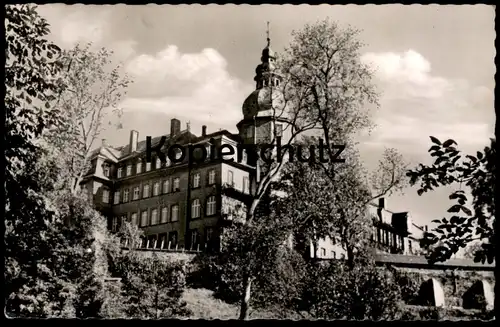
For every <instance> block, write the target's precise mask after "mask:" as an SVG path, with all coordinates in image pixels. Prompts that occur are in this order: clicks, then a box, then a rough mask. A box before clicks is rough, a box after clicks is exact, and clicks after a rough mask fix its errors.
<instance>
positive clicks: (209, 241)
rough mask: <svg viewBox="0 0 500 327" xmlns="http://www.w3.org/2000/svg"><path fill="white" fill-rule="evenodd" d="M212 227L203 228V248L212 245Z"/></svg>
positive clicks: (209, 247)
mask: <svg viewBox="0 0 500 327" xmlns="http://www.w3.org/2000/svg"><path fill="white" fill-rule="evenodd" d="M213 234H214V229H213V227H207V228H205V248H208V249H211V248H212V245H213Z"/></svg>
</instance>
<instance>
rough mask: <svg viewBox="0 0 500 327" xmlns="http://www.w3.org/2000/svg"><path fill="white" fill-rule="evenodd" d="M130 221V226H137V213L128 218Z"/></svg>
mask: <svg viewBox="0 0 500 327" xmlns="http://www.w3.org/2000/svg"><path fill="white" fill-rule="evenodd" d="M130 221H131V223H132V225H134V226H135V225H138V221H137V213H135V212H134V213H133V214H132V216H131V217H130Z"/></svg>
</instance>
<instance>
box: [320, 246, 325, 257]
mask: <svg viewBox="0 0 500 327" xmlns="http://www.w3.org/2000/svg"><path fill="white" fill-rule="evenodd" d="M321 256H322V257H326V249H325V248H321Z"/></svg>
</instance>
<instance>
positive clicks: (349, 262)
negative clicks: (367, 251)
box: [346, 246, 354, 269]
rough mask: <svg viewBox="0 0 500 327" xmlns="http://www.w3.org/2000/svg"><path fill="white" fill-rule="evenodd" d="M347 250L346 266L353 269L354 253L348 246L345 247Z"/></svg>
mask: <svg viewBox="0 0 500 327" xmlns="http://www.w3.org/2000/svg"><path fill="white" fill-rule="evenodd" d="M346 249H347V266H348V267H349V268H350V269H352V268H354V251H353V249H352V248H351V247H350V246H347V247H346Z"/></svg>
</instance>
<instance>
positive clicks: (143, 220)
mask: <svg viewBox="0 0 500 327" xmlns="http://www.w3.org/2000/svg"><path fill="white" fill-rule="evenodd" d="M147 225H148V211H147V210H145V211H143V212H142V214H141V227H144V226H147Z"/></svg>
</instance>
